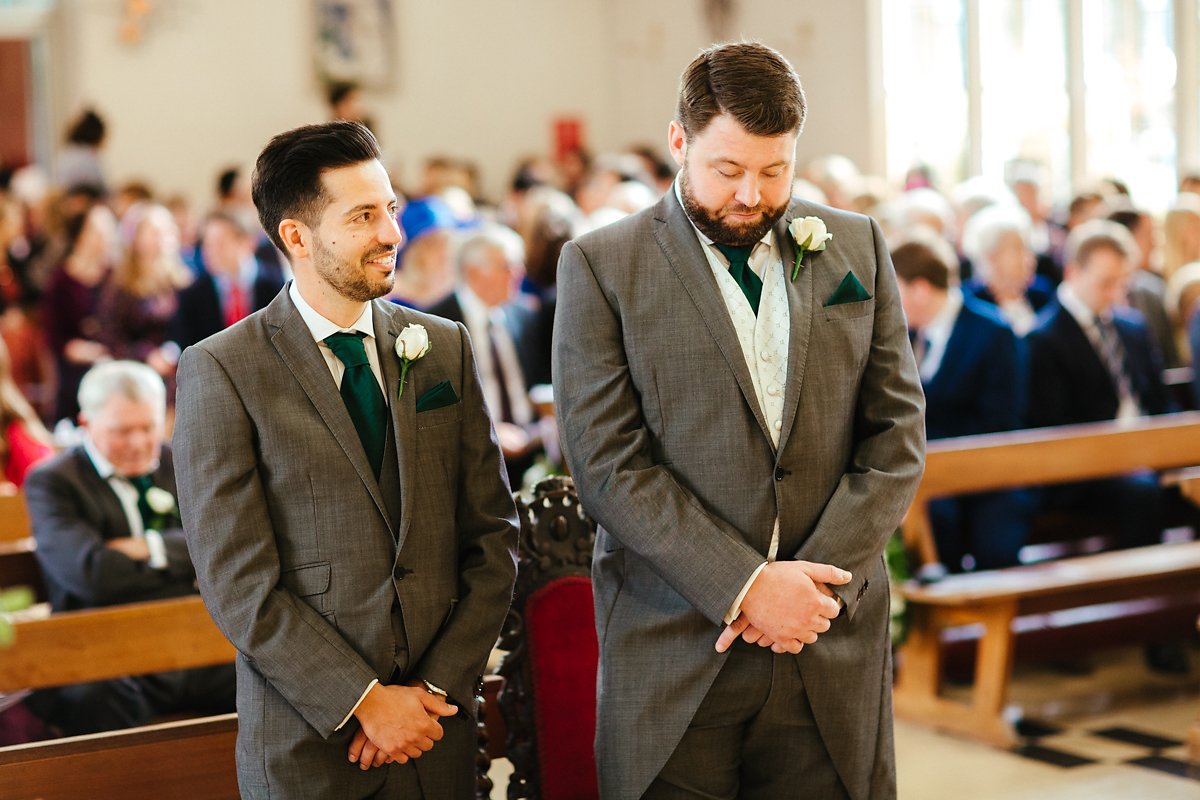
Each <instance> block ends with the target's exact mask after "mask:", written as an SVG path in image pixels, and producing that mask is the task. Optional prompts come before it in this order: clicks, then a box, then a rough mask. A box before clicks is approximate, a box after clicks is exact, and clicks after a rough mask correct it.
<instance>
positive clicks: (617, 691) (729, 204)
mask: <svg viewBox="0 0 1200 800" xmlns="http://www.w3.org/2000/svg"><path fill="white" fill-rule="evenodd" d="M804 116H805V101H804V95H803V91H802V89H801V87H800V82H799V78H798V77H797V76H796V73H795V71H794V70H793V69H792V67H791V65H790V64H788V62H787V61H786V60H784V59H783V58H782V56H780V55H779V54H778V53H776V52H775V51H773V50H771V49H769V48H767V47H764V46H762V45H760V44H730V45H721V46H716V47H713V48H710V49H708V50H706V51H704V52H703V53H701V55H700V56H699V57H698V58H697V59H696V60H695V61H694V62H693V63H692V64H691V65H690V66H689V67H688V68H687V70H686V71H685V72H684V75H683V78H682V80H681V83H680V91H679V103H678V113H677V117H676V119H675V120H674V121H672V122H671V124H670V128H669V145H670V149H671V153H672V155H673V156H674V158H675V160H676V162H678V164H679V165H680V166H681V167H682V171H681V173H680V174H679V176H678V178H677V180H676V184H675V186H674V188H673V189H672V190H670V191H668V192H667V194H666V196H665V197H664V198H663V199H662V200H661V201H660V202H659V203H658V204H657V205H656V206H654V207H652V208H650V209H648V210H646V211H645V212H642V213H640V214H635V215H633V216H631V217H629V218H627V219H625V220H622V221H621V222H618V223H616V224H613V225H610V226H608V227H606V228H602V229H600V230H597V231H595V232H593V233H591V234H588V235H586V236H583V237H581V238H580V239H579V240H577V241H575V242H573V243H570V244H568V245H567V246H566V248H565V249H564V250H563V254H562V258H561V261H560V265H559V272H558V312H557V314H556V317H555V325H556V328H555V332H554V382H555V393H556V403H557V406H558V419H559V421H560V423H559V424H560V426H561V430H562V436H563V446H564V450H565V452H566V456H567V462H568V464H569V465H570V467H571V471H572V474H573V475H574V477H575V481H576V484H577V486H578V489H579V493H580V498H581V502H582V505H583V507H584V508H586V509H587V510H588V512H589V513H590V514H591V515H592V516H593V517H594V518H595V519H596V520H597V522H598V523H599V525H600V531H599V534H598V536H597V540H596V557H595V561H594V566H593V581H594V584H593V585H594V589H595V598H596V621H597V632H598V637H599V642H600V670H599V675H600V677H599V683H600V686H599V707H598V728H599V730H598V734H597V745H596V746H597V767H598V771H599V778H600V787H601V795H602V796H603V797H605V798H611V799H612V800H617V799H618V798H619V799H620V800H624V799H625V798H637V797H651V798H660V797H669V798H674V797H705V798H734V797H740V798H747V797H750V798H793V797H812V798H839V797H851V798H855V800H868V798H869V799H870V800H879V799H880V798H888V797H894V796H895V792H896V788H895V768H894V753H893V744H892V716H891V664H890V651H889V642H888V603H889V592H888V583H887V573H886V571H885V568H884V563H883V558H882V553H883V548H884V543H885V541H886V540H887V538H888V536H889V535H890V534H891V532H892V531H894V530H895V527H896V525H897V524H898V522H899V521H900V519H901V517H902V515H903V513H904V510H905V508H906V507H907V506H908V503H909V502H910V500H911V499H912V496H913V494H914V492H915V489H916V485H917V481H918V479H919V477H920V474H921V470H922V464H923V459H924V431H923V422H922V414H923V406H924V400H923V397H922V394H921V386H920V381H919V378H918V375H917V370H916V366H915V364H914V361H913V356H912V350H911V348H910V346H909V343H908V339H907V335H906V326H905V320H904V314H903V311H902V309H901V306H900V301H899V297H898V294H897V286H896V277H895V274H894V272H893V270H892V267H891V264H890V261H889V259H888V254H887V248H886V246H885V244H884V241H883V237H882V236H881V234H880V230H879V227H878V226H877V225H876V224H875V223H874V222H873V221H872V220H870V219H869V218H867V217H864V216H860V215H857V214H851V213H846V212H842V211H837V210H834V209H831V208H826V207H823V206H817V205H814V204H811V203H804V202H790V199H791V189H792V177H793V168H794V162H795V145H796V138H797V136H798V135H799V133H800V129H801V127H802V124H803V121H804ZM806 217H808V218H810V219H807V220H806V219H805V218H806ZM814 217H815V218H816V219H811V218H814ZM793 221H794V224H793ZM829 234H832V238H829ZM722 626H724V628H722ZM818 637H819V641H818Z"/></svg>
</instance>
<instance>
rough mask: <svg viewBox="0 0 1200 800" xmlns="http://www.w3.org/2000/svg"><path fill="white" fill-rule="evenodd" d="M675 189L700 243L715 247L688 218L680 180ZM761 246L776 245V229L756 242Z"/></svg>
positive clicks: (714, 243) (676, 195)
mask: <svg viewBox="0 0 1200 800" xmlns="http://www.w3.org/2000/svg"><path fill="white" fill-rule="evenodd" d="M674 187H675V199H676V200H678V201H679V207H680V208H682V209H683V215H684V216H685V217H687V220H688V222H691V224H692V230H694V231H695V232H696V236H697V238H699V239H700V243H701V244H703V245H704V246H705V247H713V246H715V245H716V242H714V241H713V240H712V239H710V238H709V237H708V236H706V235H705V234H704V231H702V230H700V229H699V228H697V227H696V223H695V222H692V218H691V217H690V216H688V213H687V206H685V205H684V204H683V190H682V189H681V188H679V181H678V179H677V180H676V181H675V183H674ZM759 244H765V245H766V246H767V247H768V248H770V247H772V246H773V245H774V244H775V228H774V227H773V226H772V227H771V228H769V229H767V232H766V233H765V234H764V235H763V237H762V238H761V239H759V240H758V241H757V242H755V244H754V247H755V248H757V247H758V245H759Z"/></svg>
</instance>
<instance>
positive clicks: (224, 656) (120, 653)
mask: <svg viewBox="0 0 1200 800" xmlns="http://www.w3.org/2000/svg"><path fill="white" fill-rule="evenodd" d="M13 627H14V628H15V630H16V637H17V638H16V644H15V646H14V647H12V648H11V649H9V650H6V651H5V652H4V655H3V658H0V692H13V691H17V690H19V689H26V688H30V689H41V688H45V687H49V686H65V685H67V684H72V683H85V682H88V681H99V680H107V679H109V678H119V677H122V676H125V675H144V674H147V673H151V672H165V671H167V670H175V669H189V668H192V667H207V666H212V665H214V664H228V663H232V662H233V657H234V649H233V645H231V644H229V642H228V641H226V640H225V637H224V636H223V635H222V634H221V632H220V631H219V630H217V626H216V625H215V624H213V621H212V618H211V617H209V615H208V611H207V610H206V609H205V608H204V604H203V602H201V600H200V598H199V597H181V598H176V599H172V600H153V601H149V602H145V603H129V604H128V605H121V606H112V607H110V608H96V609H88V610H86V611H65V612H62V613H59V614H51V615H50V616H49V617H46V618H44V619H37V620H29V621H26V622H17V623H15V624H14V625H13Z"/></svg>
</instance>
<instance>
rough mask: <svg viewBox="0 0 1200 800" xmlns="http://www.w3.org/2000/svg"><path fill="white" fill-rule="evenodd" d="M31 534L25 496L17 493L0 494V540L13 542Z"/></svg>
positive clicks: (31, 526) (31, 529)
mask: <svg viewBox="0 0 1200 800" xmlns="http://www.w3.org/2000/svg"><path fill="white" fill-rule="evenodd" d="M30 536H33V525H32V524H31V523H30V521H29V510H28V509H27V508H26V507H25V498H24V497H23V496H21V495H19V494H3V495H0V542H14V541H17V540H19V539H25V538H28V537H30Z"/></svg>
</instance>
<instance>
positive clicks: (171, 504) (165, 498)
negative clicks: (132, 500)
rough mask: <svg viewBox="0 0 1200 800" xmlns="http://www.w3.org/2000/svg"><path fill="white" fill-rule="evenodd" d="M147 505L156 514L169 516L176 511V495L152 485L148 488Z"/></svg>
mask: <svg viewBox="0 0 1200 800" xmlns="http://www.w3.org/2000/svg"><path fill="white" fill-rule="evenodd" d="M146 505H148V506H150V510H151V511H153V512H154V513H155V514H160V515H162V516H164V517H165V516H167V515H168V514H174V513H175V496H174V495H172V494H171V493H170V492H168V491H167V490H166V489H162V488H160V487H158V486H151V487H150V488H149V489H147V490H146Z"/></svg>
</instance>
